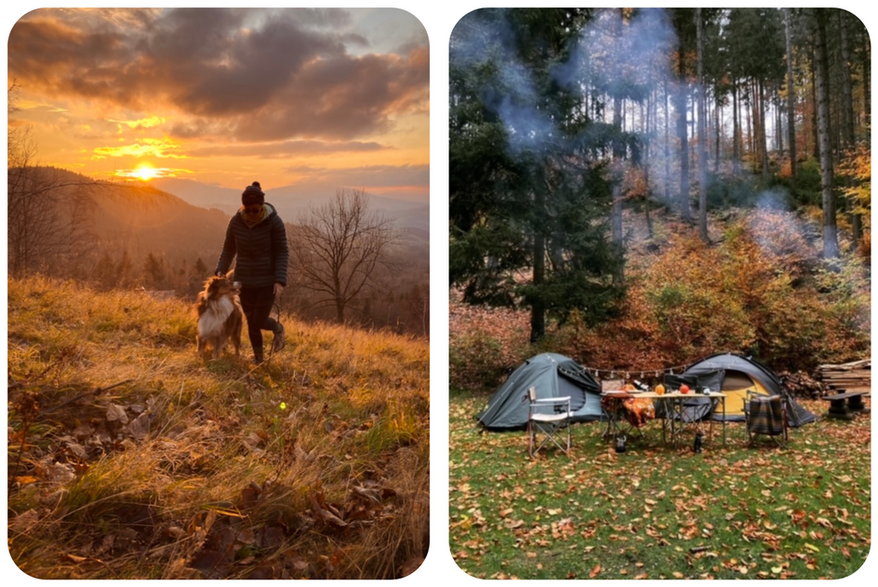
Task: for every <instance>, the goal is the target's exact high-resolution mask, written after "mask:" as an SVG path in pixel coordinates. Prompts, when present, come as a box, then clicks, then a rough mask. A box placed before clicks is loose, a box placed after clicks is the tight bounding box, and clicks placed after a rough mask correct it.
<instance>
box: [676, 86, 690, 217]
mask: <svg viewBox="0 0 878 587" xmlns="http://www.w3.org/2000/svg"><path fill="white" fill-rule="evenodd" d="M687 93H688V92H687V84H686V82H685V80H681V81H680V87H679V89H678V90H677V94H676V96H675V98H676V100H675V101H676V104H675V106H674V109H675V110H676V114H677V140H678V141H679V142H680V194H679V197H678V206H679V209H680V215H681V216H682V217H683V219H684V220H687V221H691V220H692V207H691V203H690V201H689V129H688V124H687V109H688V107H689V105H688V102H689V100H688V96H687Z"/></svg>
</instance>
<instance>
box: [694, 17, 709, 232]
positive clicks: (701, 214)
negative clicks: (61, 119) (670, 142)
mask: <svg viewBox="0 0 878 587" xmlns="http://www.w3.org/2000/svg"><path fill="white" fill-rule="evenodd" d="M695 30H696V37H697V63H696V69H697V79H698V232H699V234H700V235H701V240H703V241H704V242H708V241H709V240H710V238H709V236H708V234H707V109H706V103H707V100H706V99H705V96H704V93H705V88H704V23H703V22H702V19H701V9H700V8H696V9H695Z"/></svg>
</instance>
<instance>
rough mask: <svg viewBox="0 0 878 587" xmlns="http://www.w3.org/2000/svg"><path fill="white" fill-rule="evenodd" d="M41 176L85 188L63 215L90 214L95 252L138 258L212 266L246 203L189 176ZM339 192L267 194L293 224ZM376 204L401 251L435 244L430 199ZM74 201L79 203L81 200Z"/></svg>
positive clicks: (70, 189)
mask: <svg viewBox="0 0 878 587" xmlns="http://www.w3.org/2000/svg"><path fill="white" fill-rule="evenodd" d="M33 172H34V173H36V174H38V175H40V176H41V178H42V179H41V181H45V182H49V183H52V184H54V185H56V186H61V187H59V188H57V190H54V192H55V193H58V194H61V195H62V196H63V197H62V198H61V199H60V200H59V202H62V201H65V200H66V201H68V202H69V201H73V200H74V198H73V197H72V196H73V194H74V193H76V194H78V195H79V196H80V197H81V196H82V195H83V194H84V195H85V196H86V198H85V201H86V202H87V204H86V206H87V208H88V210H87V211H86V214H84V215H83V214H82V212H83V211H82V210H80V211H74V210H72V209H70V208H69V206H64V207H63V208H65V209H68V211H67V212H63V213H64V214H70V215H73V214H76V215H77V216H76V218H88V222H89V226H88V229H87V232H88V233H89V234H90V235H91V238H92V239H93V250H92V252H95V251H110V252H120V253H121V252H122V251H125V252H127V254H128V255H130V256H131V257H132V258H135V259H137V258H142V257H145V256H146V255H148V254H150V253H152V254H154V255H159V256H163V257H165V258H166V259H168V260H170V261H176V260H191V259H194V258H197V257H201V258H202V260H203V261H204V262H205V263H207V264H208V265H212V264H213V263H214V262H215V259H216V258H217V256H218V255H219V252H220V247H221V246H222V241H223V237H224V235H225V229H226V226H227V225H228V221H229V218H230V217H231V215H232V214H233V213H234V212H235V211H236V210H237V208H238V206H239V205H240V197H241V196H240V190H236V189H229V188H223V187H220V186H216V185H209V184H204V183H200V182H196V181H191V180H185V179H162V180H154V181H152V182H150V183H142V182H128V183H122V182H119V183H115V182H102V181H95V180H93V179H91V178H89V177H86V176H83V175H80V174H77V173H74V172H71V171H67V170H64V169H56V168H49V167H46V168H34V169H33ZM334 196H335V194H334V193H331V194H325V195H322V194H321V195H320V196H317V195H314V194H311V195H303V194H300V193H297V192H296V190H294V189H293V188H289V187H286V188H284V187H281V188H278V189H274V190H271V191H270V192H269V198H268V201H270V202H271V203H272V204H274V205H275V206H276V207H277V208H278V211H279V212H280V214H281V217H282V218H283V219H284V221H285V222H286V223H287V224H295V223H296V222H297V221H298V220H299V219H300V217H301V216H302V215H303V214H304V213H305V212H306V211H307V210H308V208H309V206H320V205H322V204H324V203H326V202H328V201H329V200H330V199H331V198H333V197H334ZM368 197H369V205H370V209H371V210H373V211H374V212H376V213H378V214H381V215H383V216H384V217H386V218H387V219H388V220H390V221H391V222H392V223H393V224H394V226H395V227H396V228H397V230H398V231H399V232H400V234H401V239H402V242H401V243H400V245H401V246H402V248H403V250H406V249H407V250H409V251H411V252H414V251H418V253H416V254H419V255H422V256H426V254H427V250H428V248H427V247H428V243H429V216H428V212H429V206H428V204H427V203H426V202H412V201H406V200H394V199H392V198H385V197H377V196H368ZM76 201H80V200H79V199H77V200H76ZM71 220H73V221H76V220H75V219H74V217H73V216H71Z"/></svg>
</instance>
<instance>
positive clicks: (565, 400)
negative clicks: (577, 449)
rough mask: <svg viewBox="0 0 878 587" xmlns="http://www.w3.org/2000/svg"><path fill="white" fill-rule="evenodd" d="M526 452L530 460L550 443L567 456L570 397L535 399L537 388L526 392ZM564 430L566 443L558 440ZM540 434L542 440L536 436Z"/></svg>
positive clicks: (568, 448)
mask: <svg viewBox="0 0 878 587" xmlns="http://www.w3.org/2000/svg"><path fill="white" fill-rule="evenodd" d="M527 398H528V402H529V403H528V412H527V452H528V454H529V455H530V457H531V458H533V456H534V455H535V454H537V452H539V451H540V449H542V448H543V447H544V446H547V445H548V444H549V443H550V442H551V443H552V444H554V445H555V446H556V447H558V448H559V449H560V450H562V451H563V452H564V454H568V453H569V452H570V420H571V417H572V415H573V414H572V412H571V411H570V397H569V396H565V397H550V398H542V399H540V398H537V388H536V387H530V388H528V390H527ZM562 429H564V430H565V431H566V434H567V439H566V443H562V441H561V440H560V439H559V438H558V436H559V433H560V431H561V430H562ZM540 434H542V439H538V436H539V435H540Z"/></svg>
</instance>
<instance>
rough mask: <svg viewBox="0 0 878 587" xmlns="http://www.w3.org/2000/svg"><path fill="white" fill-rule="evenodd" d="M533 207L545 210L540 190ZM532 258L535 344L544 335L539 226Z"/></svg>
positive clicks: (542, 252)
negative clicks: (535, 292) (534, 291)
mask: <svg viewBox="0 0 878 587" xmlns="http://www.w3.org/2000/svg"><path fill="white" fill-rule="evenodd" d="M534 207H535V209H536V210H538V211H541V212H542V211H545V209H546V196H545V193H543V191H542V190H541V189H538V190H537V193H536V194H535V196H534ZM533 256H534V257H533V285H534V288H535V289H536V290H537V291H538V293H537V295H535V296H534V297H533V298H532V299H531V300H530V341H531V342H537V341H539V340H541V339H542V338H543V337H544V336H545V335H546V304H545V302H544V301H543V296H542V293H540V292H539V289H540V286H541V285H542V284H543V283H544V282H545V279H546V239H545V237H544V236H543V233H542V229H541V228H540V227H539V226H535V227H534V248H533Z"/></svg>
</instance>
